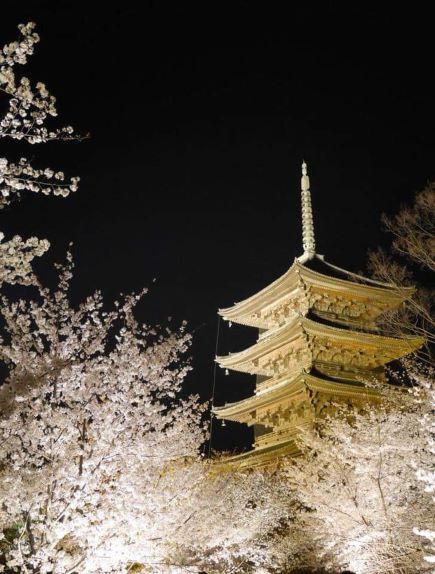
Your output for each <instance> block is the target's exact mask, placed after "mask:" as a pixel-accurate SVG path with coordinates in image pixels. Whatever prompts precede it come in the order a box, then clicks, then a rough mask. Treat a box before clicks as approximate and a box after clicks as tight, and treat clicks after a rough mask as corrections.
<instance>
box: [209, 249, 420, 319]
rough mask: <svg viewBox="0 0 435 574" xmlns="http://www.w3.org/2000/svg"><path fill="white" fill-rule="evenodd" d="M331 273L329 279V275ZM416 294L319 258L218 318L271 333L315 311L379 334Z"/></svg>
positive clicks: (296, 263) (292, 269)
mask: <svg viewBox="0 0 435 574" xmlns="http://www.w3.org/2000/svg"><path fill="white" fill-rule="evenodd" d="M308 265H310V266H311V267H314V266H316V267H317V268H318V269H321V270H322V271H323V272H320V271H319V270H313V269H311V268H310V267H309V266H308ZM328 271H329V273H330V275H329V276H328V275H325V272H328ZM332 274H334V275H335V276H334V275H332ZM340 275H341V277H340ZM347 277H351V278H353V279H355V280H349V279H347ZM356 279H358V280H359V282H357V281H356ZM413 292H414V288H413V287H405V288H404V287H400V288H399V287H397V286H395V285H391V284H388V283H380V282H377V281H370V280H368V279H365V278H362V277H360V276H359V275H356V274H353V273H351V272H349V271H345V270H344V269H340V268H338V267H336V266H335V265H331V264H329V263H327V262H326V261H325V259H324V258H323V257H321V256H315V257H314V258H313V259H312V260H310V262H309V263H308V264H307V265H304V264H302V263H301V262H300V261H299V260H298V259H295V261H294V263H293V265H292V266H291V267H290V269H289V270H288V271H287V272H286V273H284V275H282V276H281V277H280V278H279V279H277V280H276V281H274V282H273V283H271V284H270V285H268V286H267V287H265V288H264V289H262V290H261V291H259V292H258V293H256V294H255V295H253V296H252V297H248V298H247V299H245V300H244V301H241V302H240V303H236V304H235V305H234V306H233V307H228V308H227V309H220V310H219V314H220V315H221V316H222V318H223V319H224V320H225V321H231V322H234V323H240V324H242V325H248V326H251V327H257V328H258V329H271V328H273V327H276V326H278V325H281V324H283V323H285V322H286V321H288V320H289V318H291V317H292V316H294V315H299V314H302V315H305V314H307V312H308V310H311V312H312V313H313V314H315V315H317V316H318V317H320V318H325V319H329V320H331V321H333V322H336V323H340V324H343V325H349V326H352V325H353V326H358V327H366V328H367V327H368V328H375V327H376V325H375V321H376V319H377V318H378V317H379V316H380V315H382V313H385V312H387V311H390V310H392V309H395V308H396V307H398V306H399V305H400V304H401V303H403V301H404V300H406V299H409V297H411V295H412V294H413Z"/></svg>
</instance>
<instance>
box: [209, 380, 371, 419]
mask: <svg viewBox="0 0 435 574" xmlns="http://www.w3.org/2000/svg"><path fill="white" fill-rule="evenodd" d="M274 382H275V385H274V386H273V387H272V388H270V389H266V390H264V391H257V392H256V394H255V395H254V396H252V397H248V398H247V399H243V400H242V401H238V402H236V403H230V404H227V405H225V406H222V407H215V409H214V411H215V414H216V415H218V416H219V417H220V418H225V419H226V420H230V421H234V422H239V423H245V424H247V425H248V426H252V425H254V424H258V423H261V424H263V425H265V426H267V427H271V428H273V429H274V430H276V429H277V428H279V426H280V425H279V419H280V418H284V419H287V420H289V421H290V419H291V417H294V419H295V421H294V422H296V419H298V418H300V419H301V420H302V419H304V418H305V417H306V413H305V412H304V414H303V416H302V417H301V416H300V414H301V413H298V409H297V404H298V403H300V404H302V403H303V404H305V403H306V404H307V407H304V408H303V410H304V411H306V410H310V411H311V412H312V415H313V419H314V417H315V416H316V415H318V414H319V405H321V401H317V402H310V401H306V399H307V398H309V397H310V396H313V395H314V393H316V394H318V395H322V396H323V395H334V396H345V397H353V398H354V399H357V400H362V399H365V398H366V397H367V396H370V397H378V394H377V392H376V391H375V390H373V389H371V388H367V387H366V386H365V385H363V384H362V383H359V384H358V383H354V384H350V383H347V384H346V383H338V382H336V381H332V380H327V379H322V378H319V377H316V376H313V375H310V374H308V373H300V374H299V375H297V376H296V377H291V376H287V375H285V376H283V377H280V378H278V379H276V380H275V381H274ZM277 404H278V405H279V408H278V409H276V408H275V407H276V405H277ZM295 407H296V408H295Z"/></svg>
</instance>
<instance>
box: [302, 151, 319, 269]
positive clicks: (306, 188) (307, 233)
mask: <svg viewBox="0 0 435 574" xmlns="http://www.w3.org/2000/svg"><path fill="white" fill-rule="evenodd" d="M301 196H302V246H303V248H304V253H303V255H302V258H303V259H304V260H305V261H307V260H308V259H312V258H313V257H314V256H315V254H316V242H315V239H314V224H313V211H312V208H311V192H310V178H309V177H308V175H307V164H306V163H305V161H303V163H302V178H301Z"/></svg>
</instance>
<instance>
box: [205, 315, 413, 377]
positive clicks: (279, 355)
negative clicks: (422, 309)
mask: <svg viewBox="0 0 435 574" xmlns="http://www.w3.org/2000/svg"><path fill="white" fill-rule="evenodd" d="M422 343H423V339H421V338H420V337H407V338H403V339H398V338H393V337H384V336H381V335H377V334H373V333H366V332H363V331H352V330H349V329H343V328H338V327H335V326H331V325H329V324H325V323H318V322H315V321H313V320H311V319H308V318H307V317H295V318H293V320H291V321H289V322H288V323H285V324H284V325H283V326H282V327H278V328H276V329H271V330H269V331H266V332H264V333H262V334H261V335H260V337H259V339H258V341H257V343H255V345H252V346H251V347H248V348H247V349H245V350H244V351H240V352H239V353H232V354H230V355H228V356H226V357H217V358H216V360H217V362H218V363H219V365H220V366H221V367H223V368H226V369H233V370H235V371H241V372H245V373H251V374H256V375H263V376H266V377H275V376H277V375H278V376H281V375H282V374H283V373H285V372H291V373H296V372H300V371H306V372H309V371H310V369H312V368H316V369H317V370H318V371H320V372H325V374H326V373H327V374H328V375H329V376H334V375H335V376H336V377H338V378H351V379H353V378H356V377H358V374H359V373H363V372H364V371H369V370H372V369H376V368H377V367H380V366H382V365H385V364H386V363H388V362H390V361H392V360H394V359H397V358H400V357H403V356H404V355H407V354H409V353H411V352H413V351H415V350H416V349H418V348H419V347H420V346H421V345H422ZM346 375H347V376H346Z"/></svg>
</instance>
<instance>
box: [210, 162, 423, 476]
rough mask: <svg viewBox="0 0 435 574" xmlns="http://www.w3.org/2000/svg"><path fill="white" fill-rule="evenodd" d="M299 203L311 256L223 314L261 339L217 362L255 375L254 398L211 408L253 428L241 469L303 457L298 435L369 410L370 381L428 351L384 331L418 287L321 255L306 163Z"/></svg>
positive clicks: (304, 240) (410, 339) (411, 340)
mask: <svg viewBox="0 0 435 574" xmlns="http://www.w3.org/2000/svg"><path fill="white" fill-rule="evenodd" d="M301 197H302V245H303V254H302V255H301V256H300V257H297V258H296V259H295V260H294V262H293V264H292V266H291V267H290V268H289V269H288V271H287V272H286V273H284V275H282V276H281V277H279V278H278V279H277V280H276V281H274V282H273V283H271V284H270V285H268V286H267V287H265V288H264V289H262V290H261V291H259V292H258V293H256V294H254V295H252V296H251V297H249V298H248V299H245V300H244V301H241V302H240V303H236V304H235V305H234V306H232V307H229V308H226V309H220V310H219V314H220V315H221V317H222V318H223V320H225V321H228V322H230V323H240V324H242V325H248V326H250V327H254V328H256V329H258V332H259V336H258V339H257V342H256V343H255V344H254V345H252V346H251V347H249V348H247V349H245V350H243V351H240V352H237V353H230V354H229V355H228V356H225V357H216V361H217V362H218V364H219V365H220V366H221V367H223V368H224V369H232V370H234V371H239V372H243V373H250V374H252V375H256V387H255V391H254V395H253V396H250V397H248V398H246V399H244V400H241V401H238V402H235V403H229V404H226V405H225V406H220V407H214V408H213V414H214V416H215V417H216V418H217V419H222V420H230V421H236V422H238V423H244V424H247V425H249V426H253V427H254V436H255V443H254V444H253V447H254V449H253V450H251V451H248V452H246V453H243V454H241V455H236V456H233V457H232V458H231V460H232V461H234V462H235V463H238V464H240V465H241V466H252V465H257V464H269V463H270V462H271V461H276V460H277V459H279V457H281V456H284V455H285V456H292V455H295V454H297V453H298V448H297V443H296V440H295V439H296V438H297V435H298V433H300V430H301V429H303V428H307V427H310V426H312V425H313V424H314V422H315V421H316V420H318V419H319V418H322V417H324V416H325V415H327V414H331V412H333V409H334V404H337V403H340V402H342V403H343V402H344V403H347V404H348V405H353V406H357V407H358V408H363V407H364V404H366V403H367V401H372V400H378V394H377V392H376V391H375V390H374V389H373V388H372V387H368V386H367V385H366V384H364V381H369V380H373V379H375V380H378V381H385V374H384V366H385V365H386V364H387V363H389V362H390V361H393V360H394V359H398V358H400V357H403V356H404V355H407V354H408V353H411V352H413V351H415V350H416V349H418V348H419V347H420V346H421V345H422V344H423V342H424V341H423V339H421V338H419V337H400V338H397V337H390V336H386V335H385V334H383V333H382V332H381V330H380V327H379V326H378V324H377V322H378V320H379V318H380V317H381V316H382V314H383V313H385V312H387V311H390V310H392V309H394V308H396V307H398V306H399V305H401V304H402V303H403V302H404V301H405V300H406V299H408V298H409V297H411V295H412V293H413V291H414V289H413V288H412V287H409V288H400V289H399V288H398V287H397V286H395V285H392V284H388V283H381V282H378V281H374V280H371V279H368V278H365V277H362V276H360V275H357V274H355V273H352V272H350V271H346V270H344V269H341V268H340V267H337V266H335V265H332V264H331V263H329V262H327V261H326V260H325V258H324V256H323V255H319V254H318V253H317V252H316V244H315V237H314V225H313V214H312V207H311V192H310V180H309V177H308V175H307V165H306V163H305V162H304V163H303V164H302V179H301Z"/></svg>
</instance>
